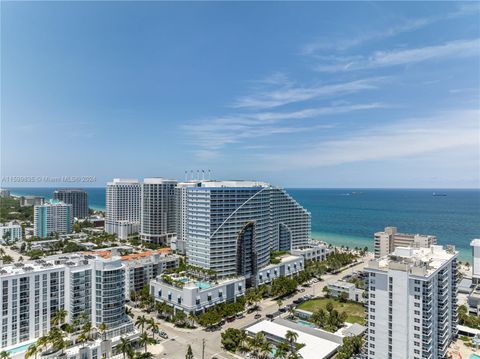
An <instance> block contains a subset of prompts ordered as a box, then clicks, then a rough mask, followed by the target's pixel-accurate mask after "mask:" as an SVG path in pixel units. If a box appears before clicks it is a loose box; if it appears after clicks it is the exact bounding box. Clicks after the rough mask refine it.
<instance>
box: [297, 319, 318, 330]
mask: <svg viewBox="0 0 480 359" xmlns="http://www.w3.org/2000/svg"><path fill="white" fill-rule="evenodd" d="M296 322H297V323H298V324H301V325H304V326H306V327H310V328H316V327H317V326H316V325H315V324H313V323H310V322H308V321H306V320H303V319H298V320H297V321H296Z"/></svg>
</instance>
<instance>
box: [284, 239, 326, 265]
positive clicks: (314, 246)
mask: <svg viewBox="0 0 480 359" xmlns="http://www.w3.org/2000/svg"><path fill="white" fill-rule="evenodd" d="M332 251H333V249H331V248H328V246H327V245H326V244H324V243H321V242H319V241H315V240H311V241H309V242H308V244H307V245H304V246H300V247H298V248H296V249H292V250H291V251H290V253H291V254H293V255H294V256H302V257H303V259H304V260H305V262H307V261H313V262H321V261H324V260H325V259H326V258H327V256H328V255H329V254H330V253H331V252H332Z"/></svg>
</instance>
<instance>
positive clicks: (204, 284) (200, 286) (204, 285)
mask: <svg viewBox="0 0 480 359" xmlns="http://www.w3.org/2000/svg"><path fill="white" fill-rule="evenodd" d="M195 285H196V286H197V287H198V288H200V289H208V288H210V284H208V283H205V282H195Z"/></svg>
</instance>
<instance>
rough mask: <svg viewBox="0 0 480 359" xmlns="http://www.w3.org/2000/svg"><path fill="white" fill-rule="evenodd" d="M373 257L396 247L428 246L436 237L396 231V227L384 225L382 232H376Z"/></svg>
mask: <svg viewBox="0 0 480 359" xmlns="http://www.w3.org/2000/svg"><path fill="white" fill-rule="evenodd" d="M374 240H375V258H380V257H384V256H386V255H388V254H390V253H392V252H393V251H394V250H395V248H397V247H413V248H429V247H430V246H431V245H435V244H437V237H435V236H431V235H423V234H410V233H398V232H397V227H386V228H385V230H384V231H383V232H376V233H375V235H374Z"/></svg>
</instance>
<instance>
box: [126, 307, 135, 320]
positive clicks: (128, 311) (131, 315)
mask: <svg viewBox="0 0 480 359" xmlns="http://www.w3.org/2000/svg"><path fill="white" fill-rule="evenodd" d="M125 314H126V315H128V316H129V317H130V318H133V316H134V314H133V310H132V308H129V307H125Z"/></svg>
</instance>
